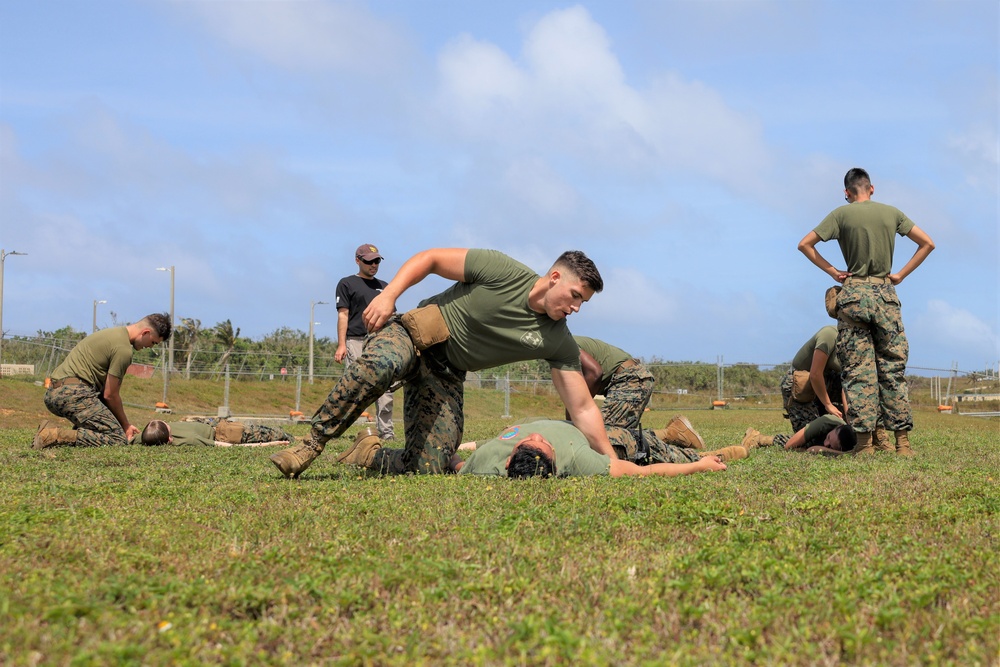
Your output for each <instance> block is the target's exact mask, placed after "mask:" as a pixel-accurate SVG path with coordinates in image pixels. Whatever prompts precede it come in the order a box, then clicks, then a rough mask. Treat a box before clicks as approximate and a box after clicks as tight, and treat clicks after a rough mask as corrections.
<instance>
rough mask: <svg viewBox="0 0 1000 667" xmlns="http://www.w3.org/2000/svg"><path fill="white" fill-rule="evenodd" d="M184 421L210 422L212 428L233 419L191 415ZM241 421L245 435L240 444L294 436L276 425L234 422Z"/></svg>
mask: <svg viewBox="0 0 1000 667" xmlns="http://www.w3.org/2000/svg"><path fill="white" fill-rule="evenodd" d="M184 421H192V422H199V423H201V424H208V425H209V426H211V427H212V428H215V427H216V426H218V425H219V424H221V423H222V422H224V421H227V422H233V420H232V419H225V418H223V417H189V418H187V419H185V420H184ZM233 423H240V424H242V425H243V435H241V436H240V444H241V445H245V444H247V443H251V444H252V443H255V442H275V441H279V440H288V441H289V442H291V441H293V440H294V439H295V438H293V437H292V436H291V435H289V434H288V433H285V431H284V429H280V428H277V427H276V426H264V425H263V424H248V423H246V422H233Z"/></svg>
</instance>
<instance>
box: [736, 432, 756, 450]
mask: <svg viewBox="0 0 1000 667" xmlns="http://www.w3.org/2000/svg"><path fill="white" fill-rule="evenodd" d="M740 447H744V448H746V450H747V451H750V450H751V449H753V448H754V447H760V431H758V430H757V429H755V428H748V429H747V430H746V433H744V434H743V441H742V442H741V443H740Z"/></svg>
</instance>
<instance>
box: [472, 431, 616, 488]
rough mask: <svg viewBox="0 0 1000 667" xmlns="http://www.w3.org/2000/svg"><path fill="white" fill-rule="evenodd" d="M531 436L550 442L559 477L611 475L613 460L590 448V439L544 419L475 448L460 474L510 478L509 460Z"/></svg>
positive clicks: (578, 432) (505, 432)
mask: <svg viewBox="0 0 1000 667" xmlns="http://www.w3.org/2000/svg"><path fill="white" fill-rule="evenodd" d="M532 433H538V434H540V435H541V436H542V437H543V438H545V439H546V440H548V441H549V444H551V445H552V449H553V450H554V451H555V455H556V476H557V477H587V476H592V475H608V474H610V473H611V457H609V456H608V455H607V454H598V453H597V452H595V451H594V450H593V449H591V448H590V444H589V443H587V438H585V437H584V435H583V433H582V432H581V431H580V429H578V428H577V427H575V426H573V424H572V423H570V422H566V421H556V420H552V419H543V420H540V421H536V422H529V423H527V424H517V425H515V426H511V427H509V428H507V429H506V430H505V431H504V432H503V433H501V434H500V435H499V436H497V437H496V438H493V439H492V440H488V441H487V442H485V443H483V444H482V445H479V446H477V447H476V451H474V452H472V456H470V457H469V458H468V459H467V460H466V461H465V465H463V466H462V469H461V470H460V471H459V474H460V475H493V476H500V477H506V476H507V459H508V457H510V455H511V452H513V451H514V447H516V446H517V443H519V442H521V441H522V440H524V439H525V438H527V437H528V436H529V435H531V434H532Z"/></svg>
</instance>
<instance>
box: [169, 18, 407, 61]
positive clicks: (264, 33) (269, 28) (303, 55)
mask: <svg viewBox="0 0 1000 667" xmlns="http://www.w3.org/2000/svg"><path fill="white" fill-rule="evenodd" d="M180 7H181V8H182V9H184V10H187V11H189V12H191V13H192V14H193V15H195V16H196V17H197V18H198V19H200V20H201V21H202V22H203V24H204V26H205V27H207V28H208V29H209V30H210V31H211V32H213V33H214V34H216V35H217V36H219V37H221V38H222V39H223V40H225V41H226V42H228V43H229V44H230V45H231V46H233V47H235V48H237V49H239V50H242V51H246V52H248V53H251V54H253V55H256V56H258V57H260V58H263V59H264V60H266V61H268V62H271V63H273V64H275V65H278V66H280V67H283V68H285V69H288V70H291V71H324V70H339V71H345V72H350V73H359V74H383V73H387V72H391V71H393V70H396V69H398V68H399V67H401V66H402V65H403V64H404V63H405V61H406V53H407V51H408V50H409V47H408V45H407V42H406V39H405V38H404V36H403V35H402V33H401V31H400V30H398V29H397V28H396V27H394V26H393V25H392V24H390V23H389V22H387V21H385V20H382V19H380V18H377V17H375V16H374V15H372V14H371V13H370V12H368V11H367V10H366V9H364V8H363V7H362V6H360V5H358V4H356V3H351V2H257V3H253V4H252V6H251V5H248V4H245V3H241V2H191V3H182V4H181V5H180Z"/></svg>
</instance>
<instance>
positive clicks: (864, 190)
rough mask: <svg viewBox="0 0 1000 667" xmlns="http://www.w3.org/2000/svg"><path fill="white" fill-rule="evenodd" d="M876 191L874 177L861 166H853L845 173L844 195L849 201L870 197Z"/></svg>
mask: <svg viewBox="0 0 1000 667" xmlns="http://www.w3.org/2000/svg"><path fill="white" fill-rule="evenodd" d="M874 192H875V188H874V187H872V179H871V178H869V176H868V172H867V171H865V170H864V169H862V168H861V167H852V168H851V169H849V170H848V171H847V173H846V174H845V175H844V195H845V196H846V197H845V198H846V199H847V201H849V202H853V201H855V200H857V199H862V200H864V199H868V198H869V197H871V196H872V193H874Z"/></svg>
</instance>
